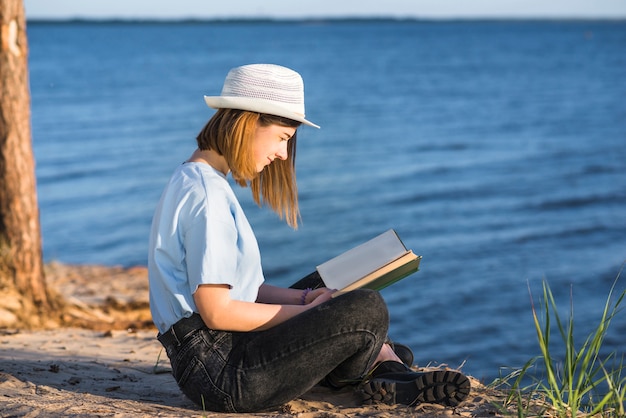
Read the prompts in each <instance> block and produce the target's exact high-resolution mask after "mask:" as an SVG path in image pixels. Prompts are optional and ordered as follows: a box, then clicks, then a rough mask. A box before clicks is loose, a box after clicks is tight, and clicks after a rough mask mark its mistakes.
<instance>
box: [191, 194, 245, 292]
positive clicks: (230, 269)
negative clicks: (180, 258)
mask: <svg viewBox="0 0 626 418" xmlns="http://www.w3.org/2000/svg"><path fill="white" fill-rule="evenodd" d="M216 201H217V203H215V202H216ZM204 202H206V200H204ZM208 202H209V203H207V204H203V205H201V206H199V207H196V208H194V209H193V210H192V211H191V212H190V214H189V216H190V217H191V218H192V222H190V223H189V227H188V228H187V229H186V230H185V231H184V232H183V234H184V236H183V237H182V240H183V245H184V248H185V251H186V252H185V260H184V262H185V264H186V266H187V275H188V280H189V289H190V291H191V293H192V294H193V293H195V291H196V290H197V288H198V286H199V285H201V284H226V285H229V286H230V287H232V286H233V285H234V284H235V278H236V272H237V257H238V254H237V251H236V249H237V248H238V247H237V237H238V234H237V229H236V227H235V223H234V220H233V215H232V213H231V211H230V209H229V205H228V204H227V201H225V200H209V201H208Z"/></svg>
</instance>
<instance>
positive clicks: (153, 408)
mask: <svg viewBox="0 0 626 418" xmlns="http://www.w3.org/2000/svg"><path fill="white" fill-rule="evenodd" d="M46 277H47V282H48V285H49V286H50V287H51V288H52V289H54V290H56V291H58V292H59V293H61V294H62V295H63V296H64V297H65V298H66V300H67V301H68V302H69V303H70V304H71V309H68V315H69V318H68V323H72V324H77V325H73V326H71V327H66V326H63V327H56V328H52V329H45V330H21V329H8V328H7V329H2V330H0V417H35V416H39V417H54V416H63V417H126V416H128V417H130V416H132V417H142V416H146V417H147V416H161V417H195V416H203V417H227V416H229V417H232V416H259V417H303V418H305V417H306V418H308V417H319V418H322V417H324V418H329V417H391V416H405V417H450V416H465V417H494V416H500V415H501V414H500V412H499V411H498V409H497V408H496V407H495V406H494V404H497V403H499V402H501V401H502V397H503V395H502V393H500V392H498V391H495V390H493V389H490V388H487V387H486V386H484V385H483V384H482V383H481V382H479V381H478V380H476V379H474V378H471V383H472V392H471V393H470V396H469V397H468V399H467V400H466V401H465V402H463V403H462V404H461V405H459V406H458V407H456V408H444V407H442V406H439V405H430V404H422V405H417V406H415V407H405V406H389V405H384V404H374V405H362V404H361V401H360V398H359V396H358V394H357V393H355V392H354V391H353V390H351V389H347V390H342V391H332V390H329V389H327V388H323V387H315V388H313V389H312V390H311V391H309V392H307V393H306V394H304V395H303V396H302V397H301V398H299V399H295V400H293V401H291V402H289V403H287V404H285V405H283V406H282V407H281V408H278V409H277V410H274V411H267V412H264V413H256V414H218V413H212V412H206V411H202V409H201V408H199V407H197V406H196V405H194V404H193V403H192V402H191V401H189V400H187V399H186V398H185V397H184V395H182V393H181V392H180V391H179V389H178V387H177V385H176V382H175V381H174V379H173V377H172V375H171V370H170V366H169V362H168V359H167V356H166V354H165V352H164V351H163V350H162V349H161V346H160V344H159V342H158V341H157V340H156V338H155V336H156V330H155V329H154V328H153V327H152V325H151V321H150V317H149V310H148V293H147V272H146V269H145V268H143V267H135V268H121V267H102V266H67V265H61V264H56V263H53V264H50V265H48V266H47V267H46ZM415 367H416V368H417V366H415Z"/></svg>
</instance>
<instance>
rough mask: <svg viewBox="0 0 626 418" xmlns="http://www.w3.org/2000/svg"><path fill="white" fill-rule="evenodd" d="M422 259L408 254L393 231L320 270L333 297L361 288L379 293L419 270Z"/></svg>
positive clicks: (321, 266)
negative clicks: (378, 291)
mask: <svg viewBox="0 0 626 418" xmlns="http://www.w3.org/2000/svg"><path fill="white" fill-rule="evenodd" d="M421 259H422V256H419V255H416V254H414V253H413V251H411V250H407V248H406V247H405V245H404V243H403V242H402V240H400V237H398V234H396V231H394V230H393V229H390V230H388V231H386V232H384V233H382V234H380V235H378V236H377V237H375V238H372V239H371V240H369V241H367V242H365V243H363V244H361V245H358V246H356V247H354V248H352V249H350V250H348V251H346V252H345V253H343V254H340V255H338V256H337V257H335V258H332V259H330V260H328V261H326V262H325V263H323V264H321V265H319V266H317V272H318V273H319V275H320V277H321V278H322V280H323V281H324V284H325V285H326V287H328V288H329V289H337V290H338V291H337V292H335V293H334V294H333V297H335V296H339V295H341V294H343V293H346V292H349V291H351V290H354V289H358V288H367V289H374V290H380V289H382V288H384V287H387V286H389V285H391V284H393V283H395V282H397V281H398V280H401V279H403V278H405V277H406V276H408V275H410V274H412V273H415V272H416V271H417V270H419V265H420V260H421Z"/></svg>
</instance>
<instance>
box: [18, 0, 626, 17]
mask: <svg viewBox="0 0 626 418" xmlns="http://www.w3.org/2000/svg"><path fill="white" fill-rule="evenodd" d="M24 5H25V7H26V16H27V18H35V19H67V18H97V19H106V18H124V19H129V18H132V19H135V18H140V19H145V18H147V19H149V18H153V19H184V18H195V19H208V18H307V17H308V18H321V17H376V16H382V17H397V18H406V17H409V18H433V19H446V18H620V19H624V18H626V0H352V1H345V0H344V1H338V0H301V1H298V0H291V1H285V0H226V1H218V0H175V1H172V0H24Z"/></svg>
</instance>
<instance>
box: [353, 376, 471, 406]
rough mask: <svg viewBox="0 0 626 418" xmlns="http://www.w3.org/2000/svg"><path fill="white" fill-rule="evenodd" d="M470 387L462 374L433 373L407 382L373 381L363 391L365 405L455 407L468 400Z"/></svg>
mask: <svg viewBox="0 0 626 418" xmlns="http://www.w3.org/2000/svg"><path fill="white" fill-rule="evenodd" d="M470 389H471V385H470V381H469V379H468V378H467V377H465V376H464V375H463V374H462V373H458V372H453V371H449V370H436V371H432V372H424V373H420V375H419V376H418V377H416V378H415V379H413V380H409V381H404V382H403V381H398V380H391V379H385V378H383V377H381V378H375V379H372V380H370V381H369V382H367V383H366V384H365V385H364V386H363V387H362V388H361V393H362V395H363V402H364V403H375V402H382V403H386V404H389V405H395V404H402V405H409V406H413V405H416V404H418V403H437V404H441V405H446V406H457V405H458V404H460V403H461V402H463V401H464V400H465V398H467V396H468V395H469V393H470Z"/></svg>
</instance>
